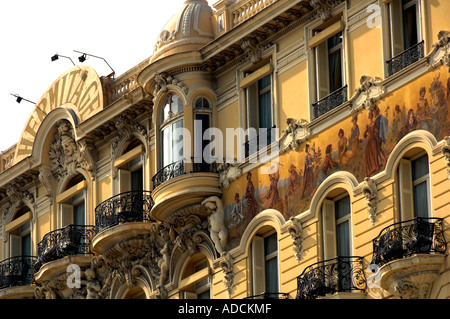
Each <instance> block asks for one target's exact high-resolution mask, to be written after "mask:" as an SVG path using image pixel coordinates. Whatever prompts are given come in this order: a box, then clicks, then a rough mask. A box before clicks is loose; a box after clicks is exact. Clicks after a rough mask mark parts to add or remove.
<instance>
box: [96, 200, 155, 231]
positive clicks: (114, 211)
mask: <svg viewBox="0 0 450 319" xmlns="http://www.w3.org/2000/svg"><path fill="white" fill-rule="evenodd" d="M153 204H154V202H153V199H152V196H151V192H149V191H131V192H125V193H121V194H119V195H116V196H113V197H111V198H109V199H107V200H105V201H104V202H102V203H100V204H99V205H97V207H96V208H95V226H96V227H97V231H99V232H100V231H103V230H105V229H107V228H111V227H113V226H116V225H119V224H123V223H136V222H147V221H150V220H151V219H150V210H151V209H152V207H153Z"/></svg>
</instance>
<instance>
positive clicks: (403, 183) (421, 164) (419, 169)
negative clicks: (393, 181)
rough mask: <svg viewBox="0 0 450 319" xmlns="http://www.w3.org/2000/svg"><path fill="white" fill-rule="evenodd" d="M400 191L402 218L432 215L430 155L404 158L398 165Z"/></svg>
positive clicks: (408, 218)
mask: <svg viewBox="0 0 450 319" xmlns="http://www.w3.org/2000/svg"><path fill="white" fill-rule="evenodd" d="M398 180H399V183H398V187H399V188H398V193H399V203H400V214H401V215H400V216H401V219H402V220H404V221H406V220H410V219H413V218H415V217H429V215H430V211H431V208H430V204H431V202H430V176H429V163H428V155H427V154H420V155H419V156H415V157H413V158H412V159H407V158H402V159H401V161H400V164H399V167H398Z"/></svg>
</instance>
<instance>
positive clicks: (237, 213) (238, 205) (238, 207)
mask: <svg viewBox="0 0 450 319" xmlns="http://www.w3.org/2000/svg"><path fill="white" fill-rule="evenodd" d="M234 201H235V204H234V206H233V210H232V211H231V222H230V223H229V224H228V229H230V228H231V227H234V226H237V225H239V224H240V223H241V221H242V220H243V219H244V216H243V215H242V202H241V199H240V197H239V194H238V193H236V194H235V195H234Z"/></svg>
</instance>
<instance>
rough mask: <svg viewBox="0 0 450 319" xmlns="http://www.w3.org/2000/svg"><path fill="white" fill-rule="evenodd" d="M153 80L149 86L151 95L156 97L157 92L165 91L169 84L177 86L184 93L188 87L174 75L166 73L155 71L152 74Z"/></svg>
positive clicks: (187, 90)
mask: <svg viewBox="0 0 450 319" xmlns="http://www.w3.org/2000/svg"><path fill="white" fill-rule="evenodd" d="M154 79H155V82H154V83H153V85H152V87H151V93H152V95H153V97H156V96H157V95H158V94H159V93H165V92H167V90H168V86H169V85H175V86H177V87H179V88H180V89H181V90H182V91H183V93H184V94H187V93H188V92H189V89H188V87H187V86H186V85H185V84H184V83H183V82H181V81H180V80H178V79H177V78H175V77H172V76H170V75H168V74H167V73H156V74H155V76H154Z"/></svg>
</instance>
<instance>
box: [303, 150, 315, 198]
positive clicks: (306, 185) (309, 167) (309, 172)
mask: <svg viewBox="0 0 450 319" xmlns="http://www.w3.org/2000/svg"><path fill="white" fill-rule="evenodd" d="M309 151H310V146H309V144H306V145H305V153H306V154H305V169H304V170H303V185H302V193H301V196H300V197H301V198H304V197H305V195H306V194H308V195H310V194H311V191H312V190H313V188H314V171H313V168H314V160H313V157H312V155H311V153H310V152H309Z"/></svg>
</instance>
